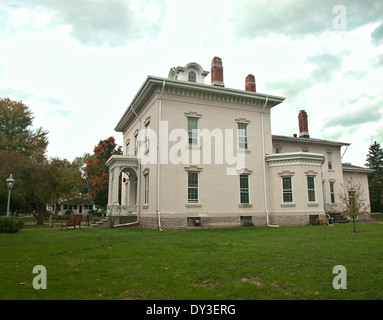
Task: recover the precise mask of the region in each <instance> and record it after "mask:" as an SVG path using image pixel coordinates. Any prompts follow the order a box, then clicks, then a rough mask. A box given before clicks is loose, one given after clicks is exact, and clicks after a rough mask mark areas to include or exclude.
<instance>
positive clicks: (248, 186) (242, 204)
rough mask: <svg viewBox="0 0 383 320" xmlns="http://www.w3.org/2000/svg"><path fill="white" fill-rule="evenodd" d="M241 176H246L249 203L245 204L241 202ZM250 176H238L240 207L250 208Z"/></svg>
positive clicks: (243, 174)
mask: <svg viewBox="0 0 383 320" xmlns="http://www.w3.org/2000/svg"><path fill="white" fill-rule="evenodd" d="M241 176H247V194H248V198H249V202H247V203H244V202H241V189H242V188H241ZM250 188H251V186H250V174H249V173H247V172H246V173H245V172H244V173H242V174H240V175H239V206H240V207H247V206H251V199H250V194H251V193H250V191H251V190H250Z"/></svg>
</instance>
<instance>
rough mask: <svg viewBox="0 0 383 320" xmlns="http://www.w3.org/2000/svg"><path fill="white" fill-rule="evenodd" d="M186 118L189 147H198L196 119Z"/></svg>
mask: <svg viewBox="0 0 383 320" xmlns="http://www.w3.org/2000/svg"><path fill="white" fill-rule="evenodd" d="M187 118H188V136H189V145H198V118H192V117H187Z"/></svg>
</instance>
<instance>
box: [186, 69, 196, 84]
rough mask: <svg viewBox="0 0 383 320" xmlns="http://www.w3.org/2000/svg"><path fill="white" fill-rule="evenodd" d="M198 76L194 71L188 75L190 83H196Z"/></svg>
mask: <svg viewBox="0 0 383 320" xmlns="http://www.w3.org/2000/svg"><path fill="white" fill-rule="evenodd" d="M196 78H197V77H196V75H195V72H194V71H190V72H189V75H188V81H190V82H196Z"/></svg>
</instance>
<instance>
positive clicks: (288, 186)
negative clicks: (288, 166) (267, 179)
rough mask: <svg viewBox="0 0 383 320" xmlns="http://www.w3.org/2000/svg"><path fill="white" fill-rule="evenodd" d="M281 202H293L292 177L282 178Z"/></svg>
mask: <svg viewBox="0 0 383 320" xmlns="http://www.w3.org/2000/svg"><path fill="white" fill-rule="evenodd" d="M282 190H283V202H285V203H289V202H293V181H292V177H282Z"/></svg>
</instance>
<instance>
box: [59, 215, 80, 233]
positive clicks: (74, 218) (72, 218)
mask: <svg viewBox="0 0 383 320" xmlns="http://www.w3.org/2000/svg"><path fill="white" fill-rule="evenodd" d="M81 221H82V214H70V215H69V217H68V221H67V222H64V221H62V222H61V230H62V229H63V227H66V229H67V230H68V227H74V229H76V226H77V225H78V226H79V227H80V229H81Z"/></svg>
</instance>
